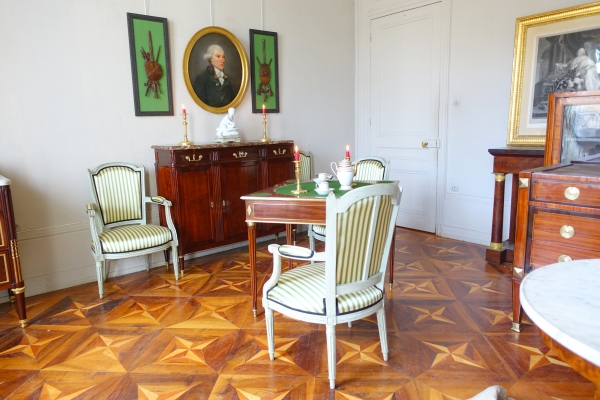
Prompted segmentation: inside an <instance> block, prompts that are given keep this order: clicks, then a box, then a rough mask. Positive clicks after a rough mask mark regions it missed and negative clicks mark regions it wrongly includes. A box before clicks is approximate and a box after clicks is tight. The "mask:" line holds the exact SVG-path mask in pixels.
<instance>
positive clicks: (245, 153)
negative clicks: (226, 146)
mask: <svg viewBox="0 0 600 400" xmlns="http://www.w3.org/2000/svg"><path fill="white" fill-rule="evenodd" d="M247 155H248V153H247V152H245V151H238V152H237V153H233V156H234V157H235V158H245V157H246V156H247Z"/></svg>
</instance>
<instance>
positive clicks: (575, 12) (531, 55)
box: [507, 2, 600, 146]
mask: <svg viewBox="0 0 600 400" xmlns="http://www.w3.org/2000/svg"><path fill="white" fill-rule="evenodd" d="M599 70H600V2H595V3H590V4H584V5H581V6H577V7H571V8H565V9H561V10H556V11H551V12H546V13H542V14H536V15H531V16H528V17H523V18H519V19H517V23H516V32H515V47H514V59H513V75H512V86H511V95H510V111H509V121H508V136H507V144H508V145H509V146H510V145H522V146H531V145H533V146H543V145H544V143H545V140H546V119H547V115H548V95H549V94H550V93H564V92H571V93H573V92H581V91H590V90H598V89H600V79H599V75H598V71H599Z"/></svg>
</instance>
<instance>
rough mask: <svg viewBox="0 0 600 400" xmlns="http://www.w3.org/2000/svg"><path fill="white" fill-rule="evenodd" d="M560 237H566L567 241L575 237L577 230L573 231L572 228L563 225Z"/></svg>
mask: <svg viewBox="0 0 600 400" xmlns="http://www.w3.org/2000/svg"><path fill="white" fill-rule="evenodd" d="M560 236H562V237H564V238H565V239H571V238H572V237H573V236H575V229H573V227H572V226H569V225H563V226H561V227H560Z"/></svg>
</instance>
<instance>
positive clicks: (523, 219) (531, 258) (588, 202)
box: [512, 161, 600, 332]
mask: <svg viewBox="0 0 600 400" xmlns="http://www.w3.org/2000/svg"><path fill="white" fill-rule="evenodd" d="M518 185H519V189H518V191H519V194H518V205H517V208H518V210H517V231H516V237H515V257H514V262H513V276H512V289H513V292H512V293H513V294H512V297H513V323H512V329H513V330H514V331H517V332H519V330H520V324H521V317H522V308H521V301H520V298H519V288H520V285H521V281H522V279H523V277H524V276H525V275H527V274H528V273H529V272H531V271H533V270H535V269H538V268H541V267H543V266H546V265H549V264H554V263H557V262H566V261H571V260H582V259H591V258H600V164H598V163H594V162H578V161H572V162H571V163H564V164H557V165H551V166H547V167H542V168H536V169H532V170H529V171H521V173H520V174H519V182H518Z"/></svg>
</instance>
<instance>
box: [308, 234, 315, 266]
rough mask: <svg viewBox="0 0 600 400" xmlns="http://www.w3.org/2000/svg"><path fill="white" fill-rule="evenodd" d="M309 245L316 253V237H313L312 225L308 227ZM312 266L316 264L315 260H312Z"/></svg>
mask: <svg viewBox="0 0 600 400" xmlns="http://www.w3.org/2000/svg"><path fill="white" fill-rule="evenodd" d="M308 244H309V247H310V249H311V250H312V251H315V237H314V235H313V231H312V225H309V226H308ZM310 263H311V264H314V263H315V262H314V261H313V260H310Z"/></svg>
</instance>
